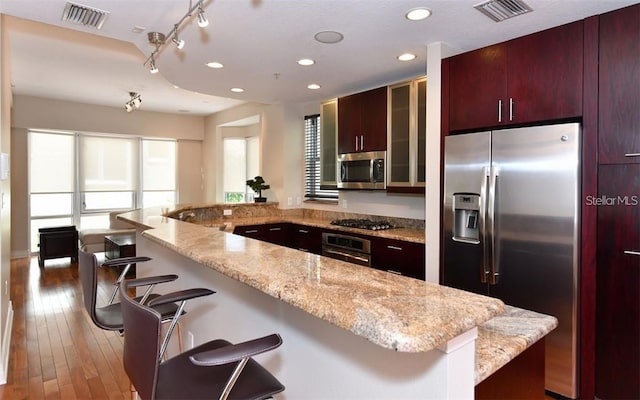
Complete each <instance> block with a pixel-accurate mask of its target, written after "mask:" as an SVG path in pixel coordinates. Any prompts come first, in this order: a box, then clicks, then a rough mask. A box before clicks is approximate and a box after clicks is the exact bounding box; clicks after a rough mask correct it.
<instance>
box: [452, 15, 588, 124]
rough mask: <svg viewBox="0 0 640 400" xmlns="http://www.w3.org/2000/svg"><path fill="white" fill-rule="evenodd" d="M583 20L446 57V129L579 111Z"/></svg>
mask: <svg viewBox="0 0 640 400" xmlns="http://www.w3.org/2000/svg"><path fill="white" fill-rule="evenodd" d="M583 25H584V24H583V21H578V22H574V23H571V24H567V25H562V26H559V27H556V28H552V29H548V30H545V31H542V32H538V33H535V34H532V35H528V36H524V37H521V38H518V39H514V40H511V41H508V42H505V43H500V44H496V45H493V46H489V47H486V48H483V49H479V50H476V51H472V52H469V53H465V54H461V55H458V56H455V57H452V58H451V59H450V61H449V113H450V114H449V127H450V130H451V131H462V130H473V129H482V128H492V127H498V126H503V125H511V124H525V123H531V122H539V121H548V120H559V119H569V118H577V117H580V116H581V115H582V83H583V82H582V77H583V68H582V67H583V36H584V33H583Z"/></svg>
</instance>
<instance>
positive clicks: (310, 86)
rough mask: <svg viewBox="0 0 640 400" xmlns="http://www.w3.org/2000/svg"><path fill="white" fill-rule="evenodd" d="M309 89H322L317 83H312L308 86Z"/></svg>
mask: <svg viewBox="0 0 640 400" xmlns="http://www.w3.org/2000/svg"><path fill="white" fill-rule="evenodd" d="M307 89H311V90H317V89H320V85H318V84H317V83H312V84H310V85H307Z"/></svg>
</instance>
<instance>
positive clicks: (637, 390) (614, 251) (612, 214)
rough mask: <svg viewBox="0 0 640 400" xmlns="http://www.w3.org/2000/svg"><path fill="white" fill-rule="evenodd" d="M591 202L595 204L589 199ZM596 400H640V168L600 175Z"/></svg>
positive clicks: (608, 169) (606, 168)
mask: <svg viewBox="0 0 640 400" xmlns="http://www.w3.org/2000/svg"><path fill="white" fill-rule="evenodd" d="M588 200H589V199H588ZM594 201H596V202H597V203H596V205H597V206H598V239H597V240H598V245H597V252H598V255H597V259H598V266H597V296H596V397H597V398H600V399H638V398H640V164H626V165H601V166H600V167H599V171H598V198H597V199H594Z"/></svg>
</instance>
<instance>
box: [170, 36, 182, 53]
mask: <svg viewBox="0 0 640 400" xmlns="http://www.w3.org/2000/svg"><path fill="white" fill-rule="evenodd" d="M171 41H172V42H173V43H175V44H176V47H177V48H178V50H182V49H183V48H184V40H178V37H177V36H176V37H174V38H173V39H171Z"/></svg>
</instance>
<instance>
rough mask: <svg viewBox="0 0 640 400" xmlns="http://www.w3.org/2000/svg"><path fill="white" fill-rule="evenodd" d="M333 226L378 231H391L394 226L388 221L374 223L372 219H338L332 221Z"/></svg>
mask: <svg viewBox="0 0 640 400" xmlns="http://www.w3.org/2000/svg"><path fill="white" fill-rule="evenodd" d="M331 225H338V226H345V227H348V228H358V229H369V230H371V231H378V230H382V229H391V228H393V226H392V225H391V224H390V223H389V222H387V221H372V220H370V219H353V218H350V219H337V220H335V221H331Z"/></svg>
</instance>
